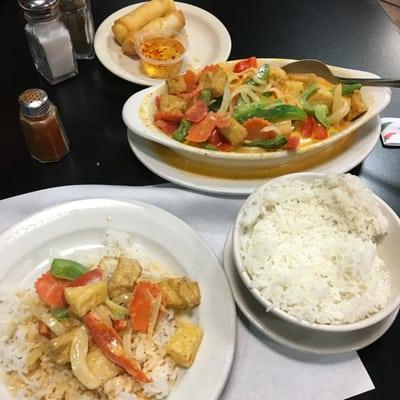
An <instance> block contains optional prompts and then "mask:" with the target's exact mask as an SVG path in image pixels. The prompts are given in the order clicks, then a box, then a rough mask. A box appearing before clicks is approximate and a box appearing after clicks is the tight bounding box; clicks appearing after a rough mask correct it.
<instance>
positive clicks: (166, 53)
mask: <svg viewBox="0 0 400 400" xmlns="http://www.w3.org/2000/svg"><path fill="white" fill-rule="evenodd" d="M135 46H136V53H137V54H138V56H139V57H140V59H141V61H142V70H143V72H144V73H145V74H146V75H148V76H149V77H150V78H155V79H163V78H168V77H169V76H171V75H173V74H177V73H179V71H180V69H181V67H182V63H183V57H184V55H185V52H186V49H187V41H186V40H185V38H184V37H183V36H182V35H181V34H179V32H171V31H159V32H143V33H139V34H138V35H137V37H136V41H135Z"/></svg>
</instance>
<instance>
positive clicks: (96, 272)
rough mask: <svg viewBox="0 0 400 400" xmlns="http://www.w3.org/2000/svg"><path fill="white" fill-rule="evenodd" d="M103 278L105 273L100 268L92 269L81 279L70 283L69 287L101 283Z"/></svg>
mask: <svg viewBox="0 0 400 400" xmlns="http://www.w3.org/2000/svg"><path fill="white" fill-rule="evenodd" d="M102 278H103V271H102V270H101V269H100V268H95V269H92V270H90V271H88V272H86V274H83V275H81V276H80V277H79V278H76V279H74V280H73V281H71V282H69V284H68V285H67V286H68V287H77V286H85V285H88V284H89V283H94V282H98V281H101V280H102Z"/></svg>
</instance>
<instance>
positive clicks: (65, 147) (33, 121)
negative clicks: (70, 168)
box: [18, 89, 69, 163]
mask: <svg viewBox="0 0 400 400" xmlns="http://www.w3.org/2000/svg"><path fill="white" fill-rule="evenodd" d="M18 100H19V104H20V114H19V120H20V124H21V129H22V133H23V134H24V137H25V142H26V145H27V148H28V151H29V152H30V153H31V156H32V157H33V158H35V159H36V160H38V161H40V162H42V163H47V162H52V161H59V160H61V159H62V158H63V157H65V156H66V155H67V154H68V153H69V142H68V138H67V136H66V134H65V131H64V127H63V124H62V122H61V119H60V115H59V113H58V110H57V107H56V106H55V105H54V104H53V103H52V102H51V101H50V100H49V98H48V96H47V93H46V92H45V91H44V90H41V89H28V90H25V91H24V92H23V93H22V94H21V95H20V96H19V99H18Z"/></svg>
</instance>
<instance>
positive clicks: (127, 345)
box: [122, 326, 135, 359]
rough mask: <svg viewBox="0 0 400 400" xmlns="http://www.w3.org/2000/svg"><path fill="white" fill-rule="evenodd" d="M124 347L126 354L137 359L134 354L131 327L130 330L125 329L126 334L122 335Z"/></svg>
mask: <svg viewBox="0 0 400 400" xmlns="http://www.w3.org/2000/svg"><path fill="white" fill-rule="evenodd" d="M122 346H123V348H124V351H125V353H126V354H127V355H128V356H129V357H130V358H133V359H134V358H135V356H134V354H133V353H132V327H131V326H130V327H129V328H128V329H125V331H124V334H123V335H122Z"/></svg>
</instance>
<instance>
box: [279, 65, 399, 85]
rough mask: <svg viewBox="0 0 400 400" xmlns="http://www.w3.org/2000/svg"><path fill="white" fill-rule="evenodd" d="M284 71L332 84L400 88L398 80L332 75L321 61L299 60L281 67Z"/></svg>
mask: <svg viewBox="0 0 400 400" xmlns="http://www.w3.org/2000/svg"><path fill="white" fill-rule="evenodd" d="M282 69H283V70H284V71H286V72H287V73H291V74H310V73H313V74H315V75H317V76H320V77H321V78H324V79H326V80H327V81H329V82H332V83H334V84H338V83H361V84H362V85H364V86H386V87H397V88H398V87H400V79H382V78H344V77H339V76H335V75H333V73H332V71H331V70H330V69H329V68H328V67H327V65H326V64H324V63H323V62H321V61H318V60H300V61H294V62H292V63H290V64H286V65H285V66H283V67H282Z"/></svg>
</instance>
